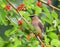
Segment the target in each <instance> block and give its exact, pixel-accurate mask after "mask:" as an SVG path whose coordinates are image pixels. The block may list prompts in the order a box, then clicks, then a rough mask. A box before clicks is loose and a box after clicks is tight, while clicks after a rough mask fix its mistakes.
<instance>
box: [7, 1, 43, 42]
mask: <svg viewBox="0 0 60 47" xmlns="http://www.w3.org/2000/svg"><path fill="white" fill-rule="evenodd" d="M6 1H7V2H8V3H9V4H10V5H11V6H12V7H13V8H14V9H15V10H16V8H15V7H14V6H13V5H12V4H11V3H10V1H9V0H6ZM16 12H17V13H18V15H19V16H20V17H22V19H23V20H24V21H25V22H26V23H27V25H29V26H30V23H29V22H28V21H27V20H26V19H25V18H24V17H23V16H22V15H20V13H19V11H17V10H16ZM6 18H7V19H8V20H9V21H10V19H9V18H8V17H6ZM37 38H38V40H39V42H41V43H43V42H42V41H41V39H40V38H39V37H37Z"/></svg>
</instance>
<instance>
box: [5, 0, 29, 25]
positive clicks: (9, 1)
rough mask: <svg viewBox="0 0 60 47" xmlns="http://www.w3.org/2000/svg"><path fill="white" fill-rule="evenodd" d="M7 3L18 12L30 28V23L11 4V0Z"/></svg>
mask: <svg viewBox="0 0 60 47" xmlns="http://www.w3.org/2000/svg"><path fill="white" fill-rule="evenodd" d="M6 1H7V2H8V3H9V4H10V5H11V6H12V7H13V8H14V9H15V10H16V12H17V13H18V15H19V16H20V17H21V18H22V19H23V20H24V21H25V22H26V23H27V25H29V26H30V23H29V22H28V21H27V20H26V19H25V18H24V17H23V16H22V15H21V14H20V13H19V11H18V10H17V9H16V8H15V7H14V6H13V5H12V4H11V3H10V1H9V0H6Z"/></svg>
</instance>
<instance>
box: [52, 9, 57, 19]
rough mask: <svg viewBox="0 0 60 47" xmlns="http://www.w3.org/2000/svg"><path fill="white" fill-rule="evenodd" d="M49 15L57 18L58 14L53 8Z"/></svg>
mask: <svg viewBox="0 0 60 47" xmlns="http://www.w3.org/2000/svg"><path fill="white" fill-rule="evenodd" d="M51 15H52V16H53V17H54V18H55V19H58V14H57V13H56V12H55V11H54V10H53V11H51Z"/></svg>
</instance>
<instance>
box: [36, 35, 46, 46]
mask: <svg viewBox="0 0 60 47" xmlns="http://www.w3.org/2000/svg"><path fill="white" fill-rule="evenodd" d="M36 37H37V39H38V40H39V42H40V43H41V45H43V46H44V47H46V46H45V45H44V43H43V42H42V40H41V39H40V37H39V36H36Z"/></svg>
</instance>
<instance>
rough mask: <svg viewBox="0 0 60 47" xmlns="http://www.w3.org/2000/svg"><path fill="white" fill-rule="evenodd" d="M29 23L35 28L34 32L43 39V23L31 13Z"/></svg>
mask: <svg viewBox="0 0 60 47" xmlns="http://www.w3.org/2000/svg"><path fill="white" fill-rule="evenodd" d="M30 18H31V24H32V25H33V27H34V28H35V30H36V31H35V34H36V35H38V36H39V37H40V38H41V39H43V36H44V25H43V23H42V22H41V20H40V19H39V18H38V17H37V16H36V15H35V14H33V15H31V16H30Z"/></svg>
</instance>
